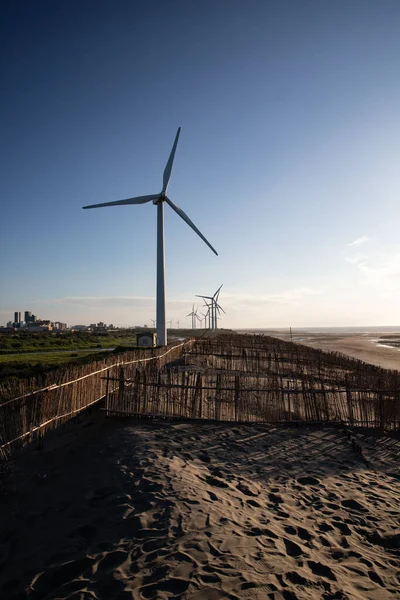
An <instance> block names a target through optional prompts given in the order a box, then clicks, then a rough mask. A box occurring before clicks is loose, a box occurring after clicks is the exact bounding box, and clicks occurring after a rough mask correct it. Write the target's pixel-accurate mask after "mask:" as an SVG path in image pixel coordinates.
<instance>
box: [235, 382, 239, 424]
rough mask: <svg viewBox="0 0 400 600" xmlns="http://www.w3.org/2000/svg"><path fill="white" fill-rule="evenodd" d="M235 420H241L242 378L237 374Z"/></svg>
mask: <svg viewBox="0 0 400 600" xmlns="http://www.w3.org/2000/svg"><path fill="white" fill-rule="evenodd" d="M235 421H240V378H239V376H238V375H236V376H235Z"/></svg>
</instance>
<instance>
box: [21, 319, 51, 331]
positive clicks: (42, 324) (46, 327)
mask: <svg viewBox="0 0 400 600" xmlns="http://www.w3.org/2000/svg"><path fill="white" fill-rule="evenodd" d="M26 328H27V331H29V332H30V333H38V332H44V331H53V323H52V322H51V321H36V322H35V323H27V326H26Z"/></svg>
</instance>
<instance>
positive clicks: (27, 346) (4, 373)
mask: <svg viewBox="0 0 400 600" xmlns="http://www.w3.org/2000/svg"><path fill="white" fill-rule="evenodd" d="M122 344H123V346H124V348H125V349H126V350H130V349H132V348H135V347H136V334H135V333H134V332H132V331H123V332H114V331H113V332H110V333H108V334H105V335H98V334H94V333H89V332H75V331H74V332H72V331H67V332H65V333H26V332H22V331H21V332H18V333H12V334H2V335H0V381H5V380H7V379H13V378H21V379H25V378H29V377H36V378H40V376H41V375H43V374H44V373H46V372H48V371H51V370H52V369H56V368H58V367H61V366H67V365H76V364H86V363H88V362H92V361H94V360H99V359H101V358H103V357H104V356H107V355H109V354H110V350H104V349H105V348H107V349H109V348H115V350H114V351H113V352H115V353H118V352H121V349H120V348H119V346H121V345H122Z"/></svg>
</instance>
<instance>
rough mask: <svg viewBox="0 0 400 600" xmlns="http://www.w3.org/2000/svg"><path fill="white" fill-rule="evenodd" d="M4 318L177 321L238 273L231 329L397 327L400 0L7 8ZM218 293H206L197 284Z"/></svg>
mask: <svg viewBox="0 0 400 600" xmlns="http://www.w3.org/2000/svg"><path fill="white" fill-rule="evenodd" d="M0 29H1V31H0V39H1V42H0V44H1V53H0V61H1V84H0V85H1V89H0V106H1V111H0V115H1V116H0V119H1V123H0V131H1V139H0V159H1V165H2V177H1V181H0V192H1V199H2V201H1V235H0V252H1V265H0V269H1V270H0V283H1V290H0V323H3V324H5V323H6V322H7V321H8V320H10V319H12V316H13V312H14V311H15V310H21V311H24V310H31V311H33V312H34V313H35V314H37V315H38V316H40V317H42V318H49V319H52V320H61V321H67V322H68V323H69V324H76V323H91V322H95V321H99V320H103V321H106V322H107V323H114V324H118V325H136V324H144V323H147V324H149V325H150V323H151V321H150V320H151V319H154V318H155V300H154V298H155V264H156V237H155V236H156V210H155V207H154V206H153V205H151V204H145V205H141V206H126V207H115V208H104V209H98V210H93V211H83V210H82V209H81V207H82V206H84V205H87V204H94V203H99V202H107V201H112V200H119V199H122V198H127V197H131V196H136V195H142V194H151V193H157V192H159V191H160V190H161V185H162V173H163V170H164V167H165V163H166V161H167V158H168V155H169V152H170V149H171V146H172V143H173V140H174V136H175V133H176V130H177V128H178V126H181V127H182V133H181V137H180V141H179V144H178V148H177V153H176V157H175V163H174V168H173V172H172V177H171V181H170V186H169V196H170V197H171V199H172V200H173V201H174V202H175V203H176V204H178V205H179V206H181V207H182V208H183V210H184V211H185V212H186V213H187V214H188V215H189V217H190V218H191V219H192V220H193V221H194V222H195V223H196V225H197V226H198V227H199V229H200V230H201V231H202V233H203V234H204V235H205V236H206V237H207V238H208V239H209V241H210V242H211V244H213V246H214V247H215V248H216V249H217V251H218V252H219V256H218V257H216V256H215V255H214V254H213V253H212V252H211V251H210V250H209V249H208V248H207V246H206V245H205V244H204V243H203V242H202V241H201V240H200V238H198V237H197V236H196V234H195V233H194V232H193V231H192V230H191V229H190V228H189V227H187V225H186V224H185V223H184V222H183V221H181V220H180V219H179V217H178V216H177V215H176V214H175V213H173V212H172V211H171V210H170V209H169V208H168V207H166V218H165V229H166V268H167V313H168V314H167V318H168V319H173V320H174V321H176V320H178V319H179V320H180V324H181V326H183V325H184V324H186V325H187V326H189V324H190V318H186V319H185V315H186V314H187V313H188V312H190V310H191V305H192V303H193V302H195V294H210V293H212V292H213V291H215V290H216V289H217V287H219V285H220V284H221V283H223V284H224V286H223V288H222V291H221V296H220V300H221V304H222V306H223V307H224V308H225V310H226V313H227V314H226V316H225V318H224V321H223V322H222V323H221V325H224V326H226V327H286V326H287V327H289V326H292V327H300V326H335V325H338V326H340V325H342V326H356V325H360V326H361V325H399V324H400V320H399V317H398V314H399V308H398V307H399V296H400V244H399V242H398V224H399V217H400V208H399V206H400V203H399V189H400V168H399V164H400V78H399V73H400V3H399V2H398V1H397V0H379V1H378V0H376V1H371V0H345V1H341V0H336V1H335V2H333V1H332V2H328V1H327V2H321V1H319V0H304V1H298V0H293V1H289V0H286V1H285V0H283V1H279V2H278V1H267V0H250V1H249V2H242V1H235V0H219V1H218V2H215V1H209V0H202V2H195V1H187V0H186V1H173V0H172V1H168V2H167V1H161V0H160V1H148V2H135V1H133V0H129V1H122V0H117V1H116V2H113V3H111V2H108V1H103V0H96V1H94V0H93V1H92V0H84V1H78V0H76V1H74V0H71V1H69V2H53V1H50V0H49V1H44V0H35V2H32V1H29V2H28V1H25V2H24V1H19V2H11V1H9V2H5V3H3V4H2V7H1V19H0ZM197 306H199V307H200V302H197Z"/></svg>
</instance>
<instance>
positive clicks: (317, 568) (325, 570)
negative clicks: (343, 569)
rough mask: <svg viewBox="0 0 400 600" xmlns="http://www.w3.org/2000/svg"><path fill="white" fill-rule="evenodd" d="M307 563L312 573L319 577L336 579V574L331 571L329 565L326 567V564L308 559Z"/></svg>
mask: <svg viewBox="0 0 400 600" xmlns="http://www.w3.org/2000/svg"><path fill="white" fill-rule="evenodd" d="M307 564H308V566H309V568H310V570H311V571H312V572H313V573H314V575H318V576H319V577H325V578H327V579H330V580H331V581H336V576H335V574H334V573H333V571H332V569H330V567H327V566H326V565H323V564H322V563H320V562H314V561H312V560H309V561H308V562H307Z"/></svg>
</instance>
